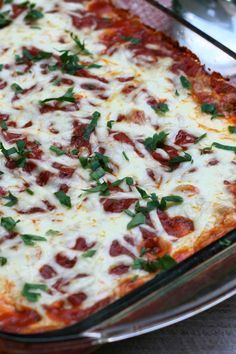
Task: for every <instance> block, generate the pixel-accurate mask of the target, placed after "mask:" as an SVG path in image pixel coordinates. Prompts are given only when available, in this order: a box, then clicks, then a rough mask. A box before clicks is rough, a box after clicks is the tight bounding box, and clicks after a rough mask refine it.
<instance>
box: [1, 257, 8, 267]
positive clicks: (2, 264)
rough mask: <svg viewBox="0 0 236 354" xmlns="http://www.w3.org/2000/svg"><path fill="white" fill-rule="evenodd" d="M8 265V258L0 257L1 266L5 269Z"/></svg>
mask: <svg viewBox="0 0 236 354" xmlns="http://www.w3.org/2000/svg"><path fill="white" fill-rule="evenodd" d="M6 264H7V258H6V257H0V266H1V267H3V266H5V265H6Z"/></svg>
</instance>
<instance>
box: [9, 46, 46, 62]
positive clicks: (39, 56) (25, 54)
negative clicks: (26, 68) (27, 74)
mask: <svg viewBox="0 0 236 354" xmlns="http://www.w3.org/2000/svg"><path fill="white" fill-rule="evenodd" d="M51 57H52V53H50V52H45V51H42V50H41V51H39V52H36V53H34V54H32V53H31V52H30V51H29V50H27V49H23V51H22V56H21V57H20V56H19V55H16V63H17V64H24V63H25V62H26V61H32V62H37V61H41V60H45V59H50V58H51Z"/></svg>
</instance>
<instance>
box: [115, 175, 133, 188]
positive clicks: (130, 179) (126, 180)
mask: <svg viewBox="0 0 236 354" xmlns="http://www.w3.org/2000/svg"><path fill="white" fill-rule="evenodd" d="M124 181H125V182H126V184H127V185H128V186H132V185H133V184H134V180H133V178H132V177H125V178H122V179H118V180H117V181H115V182H112V184H111V185H112V186H113V187H118V186H120V185H121V183H122V182H124Z"/></svg>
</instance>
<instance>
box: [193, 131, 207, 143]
mask: <svg viewBox="0 0 236 354" xmlns="http://www.w3.org/2000/svg"><path fill="white" fill-rule="evenodd" d="M206 136H207V133H204V134H202V135H200V136H199V137H198V138H197V139H196V140H195V141H194V144H197V143H199V141H201V140H202V139H204V138H206Z"/></svg>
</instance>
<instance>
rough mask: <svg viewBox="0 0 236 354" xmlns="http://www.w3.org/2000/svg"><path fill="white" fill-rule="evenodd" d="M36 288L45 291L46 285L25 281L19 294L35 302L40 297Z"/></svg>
mask: <svg viewBox="0 0 236 354" xmlns="http://www.w3.org/2000/svg"><path fill="white" fill-rule="evenodd" d="M36 290H40V291H44V292H47V290H48V287H47V285H46V284H31V283H25V285H24V287H23V290H22V292H21V294H22V296H24V297H25V298H26V299H27V300H28V301H29V302H37V301H38V300H39V299H40V297H41V293H40V292H37V291H36Z"/></svg>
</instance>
